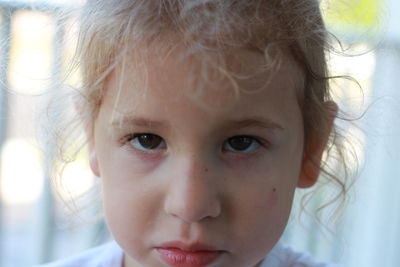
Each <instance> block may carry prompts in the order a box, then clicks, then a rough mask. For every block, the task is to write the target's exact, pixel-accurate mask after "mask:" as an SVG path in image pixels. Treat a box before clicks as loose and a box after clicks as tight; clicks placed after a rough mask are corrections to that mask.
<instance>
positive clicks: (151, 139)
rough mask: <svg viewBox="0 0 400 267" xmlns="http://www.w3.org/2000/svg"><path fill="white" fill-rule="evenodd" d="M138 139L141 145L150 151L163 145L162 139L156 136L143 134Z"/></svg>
mask: <svg viewBox="0 0 400 267" xmlns="http://www.w3.org/2000/svg"><path fill="white" fill-rule="evenodd" d="M138 139H139V140H138V141H139V143H140V145H142V146H143V147H145V148H148V149H153V148H156V147H157V146H159V145H160V143H161V137H159V136H157V135H154V134H142V135H140V136H138Z"/></svg>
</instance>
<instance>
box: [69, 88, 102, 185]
mask: <svg viewBox="0 0 400 267" xmlns="http://www.w3.org/2000/svg"><path fill="white" fill-rule="evenodd" d="M72 101H73V102H74V106H75V110H76V112H77V113H78V115H79V117H80V119H81V121H82V123H83V124H84V125H85V126H84V130H85V133H86V136H87V139H88V148H89V166H90V169H91V170H92V172H93V174H94V175H95V176H97V177H100V171H99V163H98V160H97V155H96V150H95V148H94V136H93V125H92V124H90V123H85V122H86V120H85V114H86V113H85V109H84V108H83V105H84V103H83V100H82V96H81V95H79V94H77V95H74V96H73V99H72Z"/></svg>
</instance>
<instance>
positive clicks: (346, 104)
mask: <svg viewBox="0 0 400 267" xmlns="http://www.w3.org/2000/svg"><path fill="white" fill-rule="evenodd" d="M77 4H78V2H77V1H71V0H70V1H67V0H65V1H61V0H58V1H56V0H53V1H49V0H47V1H40V0H36V1H33V0H32V1H5V0H0V266H3V267H20V266H31V265H34V264H38V263H43V262H47V261H50V260H54V259H58V258H61V257H66V256H69V255H72V254H75V253H77V252H79V251H82V250H84V249H86V248H89V247H92V246H95V245H97V244H100V243H103V242H105V241H106V240H107V238H108V234H107V231H106V230H105V227H104V223H103V222H101V221H100V222H98V221H97V222H95V221H94V220H93V218H94V217H95V216H93V215H96V213H97V210H96V209H86V213H83V214H71V212H70V210H69V209H68V208H67V205H66V204H71V205H75V204H76V203H74V202H69V201H68V200H69V199H72V198H76V197H78V196H81V195H84V194H85V192H87V191H88V190H90V188H91V187H92V186H93V185H94V184H95V183H96V179H94V178H93V177H92V175H91V173H90V171H88V167H87V155H85V153H82V155H78V157H77V160H75V161H74V162H72V163H71V164H69V165H68V166H67V168H66V169H65V171H64V175H63V180H62V181H63V184H62V188H63V190H62V191H61V192H59V194H54V193H52V188H51V183H50V180H49V177H47V172H46V169H47V168H48V166H49V164H50V161H51V159H50V158H49V155H51V154H52V152H53V151H54V147H52V146H51V145H50V144H51V143H48V142H46V140H41V139H42V138H43V136H44V134H43V132H42V131H41V128H42V127H41V125H40V124H39V121H41V119H42V117H43V116H46V109H45V108H44V107H46V106H47V105H48V104H49V101H50V99H51V97H50V96H51V95H52V94H53V93H58V91H59V90H61V89H60V88H58V87H57V86H56V85H57V84H58V85H59V84H64V83H70V84H75V83H76V82H77V80H79V77H75V76H71V77H70V78H69V79H71V80H68V81H63V80H61V79H62V78H61V77H62V76H60V75H59V74H60V73H62V72H63V71H66V62H68V59H70V58H71V57H72V56H73V52H74V50H73V49H74V41H75V39H74V35H73V32H74V29H75V28H76V26H77V25H79V21H76V20H75V19H74V18H65V17H63V16H60V14H61V13H62V12H63V10H67V9H70V8H72V7H74V6H77ZM321 5H322V7H323V13H324V17H325V20H326V23H327V26H328V28H329V30H330V31H331V32H333V33H334V34H335V35H336V36H338V37H339V39H341V40H342V44H343V47H344V49H345V53H346V56H343V55H340V54H332V55H330V61H329V63H330V65H331V68H332V72H333V73H334V74H338V75H350V76H352V77H353V78H355V79H356V80H357V81H358V83H359V85H360V86H361V88H362V89H361V90H360V86H359V85H358V84H356V83H354V82H352V81H350V80H346V79H337V80H335V81H333V82H332V86H333V87H334V88H335V100H336V101H337V102H338V103H339V105H340V106H341V107H342V109H343V110H344V111H345V112H346V113H347V114H352V115H351V116H350V117H351V118H354V119H355V120H354V121H344V122H339V124H340V125H341V128H342V129H343V130H344V131H345V132H347V133H349V134H351V136H352V139H351V143H352V144H353V145H354V148H355V151H356V152H357V157H358V162H359V166H358V176H357V178H356V182H355V185H354V186H353V187H352V189H351V191H350V192H349V201H348V202H347V204H346V206H345V207H344V208H342V214H341V217H340V218H339V219H336V220H334V219H331V217H329V216H325V218H324V219H323V222H322V223H321V222H318V220H315V219H313V218H312V216H308V215H304V212H303V213H302V215H299V214H300V213H301V212H300V210H301V208H299V205H295V208H294V212H293V216H292V218H291V219H290V222H289V226H288V228H287V231H286V232H285V234H284V236H283V239H284V241H285V242H286V243H288V244H289V245H291V246H293V247H295V248H296V249H299V250H306V251H309V252H310V253H311V254H312V255H313V256H314V257H316V258H318V259H321V260H325V261H333V262H337V263H342V264H344V265H345V266H349V267H360V266H362V267H377V266H385V267H398V266H400V253H399V252H400V119H399V117H400V85H399V81H398V77H399V76H400V2H399V1H397V0H324V1H322V3H321ZM60 12H61V13H60ZM46 144H47V145H46ZM348 164H349V166H350V167H351V168H353V169H356V167H357V166H356V164H355V162H348ZM301 193H302V192H299V194H298V195H297V196H296V198H295V199H296V201H297V202H298V203H300V199H301ZM61 199H64V200H61ZM319 200H320V199H319V197H318V195H317V196H316V197H314V198H313V201H312V202H311V203H309V205H310V206H315V207H318V205H319V204H320V203H319ZM298 203H297V204H298ZM328 211H329V209H328ZM90 213H92V214H90ZM328 213H329V212H328Z"/></svg>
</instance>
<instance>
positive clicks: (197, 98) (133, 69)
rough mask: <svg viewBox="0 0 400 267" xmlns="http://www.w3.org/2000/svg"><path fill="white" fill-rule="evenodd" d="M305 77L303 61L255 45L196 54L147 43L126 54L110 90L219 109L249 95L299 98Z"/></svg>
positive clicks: (110, 81) (109, 82)
mask: <svg viewBox="0 0 400 267" xmlns="http://www.w3.org/2000/svg"><path fill="white" fill-rule="evenodd" d="M301 80H302V79H301V72H300V70H299V68H298V66H297V64H296V63H295V61H294V60H291V59H290V58H289V57H288V56H286V55H285V54H283V53H274V54H272V55H268V57H266V56H265V55H264V54H263V53H261V52H259V51H252V50H249V49H236V50H233V49H231V50H229V51H228V50H227V51H224V53H217V52H215V51H209V52H206V53H204V52H203V53H190V51H186V50H185V49H184V48H182V47H179V46H175V47H173V48H171V49H165V48H161V49H154V48H144V47H143V48H142V49H135V51H134V52H131V53H129V54H127V55H126V56H125V57H123V59H122V61H121V62H120V64H118V65H117V67H116V68H115V70H114V71H113V72H112V73H111V74H110V75H109V77H108V78H107V80H106V86H105V88H106V93H105V95H110V94H111V95H115V94H116V93H117V94H118V95H125V96H128V95H130V96H132V97H134V98H135V102H137V100H138V99H139V98H143V97H146V96H148V95H154V96H157V97H161V98H163V97H166V96H171V95H175V98H174V99H175V100H176V99H177V98H182V97H183V98H186V99H187V101H190V102H193V104H196V105H200V106H208V107H209V108H213V107H221V106H229V105H233V104H236V102H237V101H238V100H239V99H240V98H243V97H246V96H248V95H257V94H258V97H260V96H261V94H262V95H264V96H265V97H267V95H268V97H269V98H271V97H274V96H275V97H278V96H279V95H282V94H285V95H286V97H290V98H293V97H295V98H298V96H299V95H300V91H302V90H301V89H300V85H301V84H302V82H301ZM123 99H124V100H127V101H129V100H130V98H125V97H124V98H123ZM123 99H120V98H118V101H121V100H123ZM132 100H133V99H132ZM115 104H116V103H114V106H115V107H116V106H119V105H115Z"/></svg>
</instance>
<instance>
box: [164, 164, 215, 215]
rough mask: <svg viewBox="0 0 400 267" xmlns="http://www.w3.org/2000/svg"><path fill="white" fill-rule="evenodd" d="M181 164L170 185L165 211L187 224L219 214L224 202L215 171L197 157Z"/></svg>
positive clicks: (176, 169)
mask: <svg viewBox="0 0 400 267" xmlns="http://www.w3.org/2000/svg"><path fill="white" fill-rule="evenodd" d="M179 166H180V167H178V168H175V171H174V172H173V175H174V177H171V179H170V181H171V183H170V184H169V185H168V191H167V195H166V198H165V203H164V209H165V212H166V213H167V214H169V215H172V216H174V217H177V218H179V219H180V220H182V221H185V222H188V223H193V222H200V221H202V220H204V219H207V218H216V217H218V216H219V215H220V213H221V202H220V196H219V192H218V191H219V190H218V185H217V181H216V179H218V178H217V177H214V175H215V173H214V172H213V171H212V170H211V169H208V168H206V167H204V165H203V167H201V164H199V162H198V161H196V160H184V162H180V164H179Z"/></svg>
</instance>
